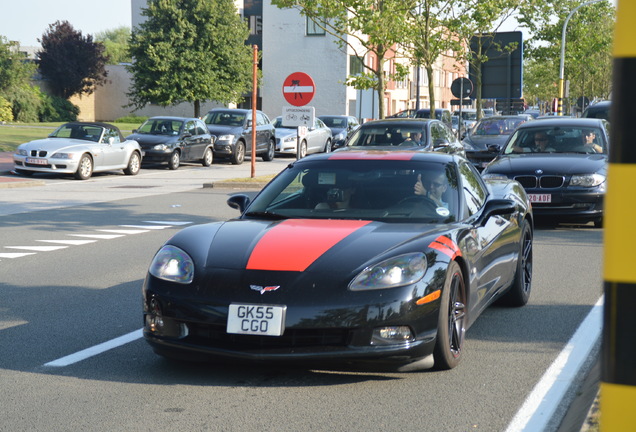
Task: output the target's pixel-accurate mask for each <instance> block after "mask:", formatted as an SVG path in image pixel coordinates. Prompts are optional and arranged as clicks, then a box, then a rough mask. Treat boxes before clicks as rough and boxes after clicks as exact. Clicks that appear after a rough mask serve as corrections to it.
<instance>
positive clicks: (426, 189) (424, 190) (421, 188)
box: [413, 173, 448, 208]
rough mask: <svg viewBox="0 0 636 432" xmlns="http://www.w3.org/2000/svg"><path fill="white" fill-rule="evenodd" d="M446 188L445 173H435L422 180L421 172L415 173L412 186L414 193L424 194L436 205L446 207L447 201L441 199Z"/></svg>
mask: <svg viewBox="0 0 636 432" xmlns="http://www.w3.org/2000/svg"><path fill="white" fill-rule="evenodd" d="M447 189H448V180H447V179H446V174H445V173H435V174H432V175H431V176H430V177H426V178H425V179H424V181H422V174H418V175H417V181H416V182H415V186H414V187H413V191H414V193H415V195H420V196H425V197H427V198H429V199H430V200H431V201H433V202H434V203H435V204H437V206H438V207H444V208H448V203H447V202H444V201H443V200H442V195H444V192H446V190H447Z"/></svg>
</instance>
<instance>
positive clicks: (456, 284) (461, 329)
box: [433, 261, 466, 370]
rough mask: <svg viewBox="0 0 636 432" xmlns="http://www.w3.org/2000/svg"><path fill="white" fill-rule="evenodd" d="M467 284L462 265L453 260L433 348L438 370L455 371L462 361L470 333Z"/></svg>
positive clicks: (447, 275) (441, 304)
mask: <svg viewBox="0 0 636 432" xmlns="http://www.w3.org/2000/svg"><path fill="white" fill-rule="evenodd" d="M465 322H466V285H465V284H464V275H463V274H462V271H461V269H460V268H459V264H457V262H455V261H451V263H450V264H449V266H448V271H447V272H446V281H445V282H444V290H443V292H442V299H441V302H440V310H439V318H438V323H437V341H436V342H435V348H434V349H433V358H434V359H435V365H434V368H435V369H438V370H447V369H452V368H454V367H455V366H457V365H458V364H459V362H460V360H461V358H462V351H463V348H464V335H465V333H466V328H465Z"/></svg>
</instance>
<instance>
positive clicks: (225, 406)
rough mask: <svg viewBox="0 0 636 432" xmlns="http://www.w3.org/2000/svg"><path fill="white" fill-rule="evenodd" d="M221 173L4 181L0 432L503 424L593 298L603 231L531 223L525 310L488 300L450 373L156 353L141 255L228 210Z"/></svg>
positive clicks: (229, 171) (487, 427)
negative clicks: (181, 359)
mask: <svg viewBox="0 0 636 432" xmlns="http://www.w3.org/2000/svg"><path fill="white" fill-rule="evenodd" d="M288 162H290V160H275V161H274V163H269V164H267V163H264V162H260V161H259V162H258V164H257V175H264V174H268V173H267V172H266V171H268V170H269V171H272V172H275V171H276V170H277V169H278V170H280V169H282V168H283V167H284V165H285V164H286V163H288ZM246 172H247V174H246ZM231 177H249V164H244V165H242V166H239V167H237V166H231V165H223V164H216V163H215V164H214V165H213V166H212V167H211V168H207V169H206V168H201V167H194V166H192V167H186V168H185V169H181V168H180V169H179V170H177V171H168V170H143V171H142V173H141V174H140V175H139V176H137V177H125V176H121V175H111V174H108V175H104V176H96V177H95V178H93V179H92V180H89V181H88V182H78V181H74V180H67V179H46V185H45V186H38V187H31V188H20V189H19V190H16V189H4V190H2V189H0V350H1V351H0V352H1V354H0V383H1V384H2V389H3V391H2V392H0V407H1V408H0V413H1V417H2V422H0V431H5V430H6V431H17V430H24V431H27V430H28V431H44V430H46V431H49V430H56V431H77V430H85V431H146V430H148V431H150V430H193V431H219V430H222V431H239V430H240V431H245V430H261V431H298V430H307V431H353V430H365V431H387V430H390V431H392V430H396V431H397V430H399V431H415V430H418V431H489V432H490V431H503V430H506V428H507V426H508V425H509V423H510V422H511V421H512V419H513V418H514V417H515V415H516V414H517V412H518V411H519V409H520V407H522V405H523V404H524V402H525V401H526V399H527V398H528V396H529V395H530V393H531V391H532V389H533V388H534V386H535V385H536V384H537V382H538V381H539V380H540V379H541V378H542V376H543V375H544V373H545V372H546V370H548V368H549V367H550V366H551V365H552V364H553V362H554V361H555V359H557V357H558V356H559V355H560V353H561V351H562V350H563V348H564V346H565V345H566V344H567V343H568V341H569V340H570V338H571V337H572V335H573V334H574V333H575V331H576V330H577V328H578V327H579V325H580V324H581V322H582V321H583V320H584V319H585V317H586V316H587V314H588V313H589V312H590V310H591V309H592V306H593V305H594V304H595V303H596V302H597V300H598V299H599V297H600V295H601V291H602V290H601V287H602V262H601V259H602V230H597V229H593V228H592V227H591V226H589V227H561V228H557V229H554V228H538V229H537V231H536V236H535V250H534V258H535V265H534V282H533V293H532V296H531V299H530V302H529V304H528V305H527V306H526V307H524V308H520V309H509V308H502V307H491V308H489V309H488V310H486V311H485V313H483V314H482V316H481V317H480V318H479V319H478V320H477V322H476V323H475V325H474V326H473V327H472V328H471V329H470V330H469V331H468V332H467V341H466V346H465V349H466V351H465V358H464V359H463V362H462V364H460V366H459V367H458V368H456V369H454V370H451V371H445V372H431V371H425V372H417V373H404V374H399V373H379V372H372V371H345V370H340V371H339V370H304V369H300V368H299V369H282V368H277V367H265V366H251V367H240V366H235V365H227V364H225V365H223V364H209V365H191V364H179V363H173V362H170V361H167V360H164V359H162V358H160V357H158V356H156V355H155V354H154V353H153V352H152V350H151V349H150V347H149V346H148V345H147V344H146V343H145V342H144V341H143V340H142V339H140V338H138V331H139V329H140V328H141V325H142V316H141V284H142V282H143V278H144V276H145V273H146V271H147V267H148V264H149V263H150V260H151V259H152V256H153V255H154V253H155V252H156V250H157V249H158V248H159V246H160V245H161V244H162V243H163V242H164V241H165V240H166V239H168V238H169V237H170V236H171V235H172V234H174V233H175V232H176V231H177V230H179V229H180V228H181V227H183V226H185V225H188V224H198V223H205V222H209V221H214V220H223V219H227V218H230V217H233V216H236V215H237V212H236V211H235V210H233V209H230V208H229V207H228V206H227V205H226V204H225V201H226V199H227V197H228V196H229V195H230V194H232V193H236V190H231V189H225V188H220V187H217V186H215V187H205V188H204V187H203V185H204V184H208V185H209V184H210V183H214V182H215V181H218V180H222V179H223V178H225V179H227V178H231ZM217 184H218V183H217ZM16 191H17V192H16ZM125 335H129V340H130V341H129V342H127V343H123V344H121V345H119V346H116V345H117V343H115V342H113V341H117V338H120V337H122V336H125ZM104 343H106V344H107V345H106V346H103V345H102V346H101V348H102V350H100V349H98V348H99V347H100V344H104ZM95 347H98V348H95ZM88 348H93V351H92V352H88V353H86V352H85V351H83V350H86V349H88ZM108 348H110V349H108ZM67 356H74V357H71V358H70V359H69V358H68V357H67ZM60 359H66V360H65V361H62V362H61V363H63V364H65V365H59V360H60ZM56 362H58V365H57V366H56V365H55V364H56ZM52 364H53V365H52ZM577 379H580V378H577Z"/></svg>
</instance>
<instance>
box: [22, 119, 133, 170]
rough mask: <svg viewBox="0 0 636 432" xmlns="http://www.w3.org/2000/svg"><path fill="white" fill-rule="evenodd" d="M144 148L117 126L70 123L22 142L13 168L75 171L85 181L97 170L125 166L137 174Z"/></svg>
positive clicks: (94, 123)
mask: <svg viewBox="0 0 636 432" xmlns="http://www.w3.org/2000/svg"><path fill="white" fill-rule="evenodd" d="M142 155H143V153H142V150H141V147H140V146H139V143H137V141H134V140H125V139H124V137H123V136H122V134H121V132H120V131H119V129H118V128H117V127H116V126H113V125H111V124H108V123H99V122H71V123H66V124H63V125H61V126H60V127H58V128H57V129H55V131H53V132H52V133H51V134H50V135H49V136H48V138H45V139H40V140H35V141H31V142H28V143H25V144H20V145H19V146H18V148H17V149H16V152H15V154H14V155H13V163H14V170H15V172H16V173H18V174H22V175H26V176H30V175H32V174H34V173H56V174H73V175H74V176H75V178H76V179H78V180H86V179H88V178H90V177H91V175H92V174H93V173H94V172H102V171H114V170H120V169H123V170H124V173H125V174H126V175H136V174H137V173H139V169H140V168H141V160H142Z"/></svg>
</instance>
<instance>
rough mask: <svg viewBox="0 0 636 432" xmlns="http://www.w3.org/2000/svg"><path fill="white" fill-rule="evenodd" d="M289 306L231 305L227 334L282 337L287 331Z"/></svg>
mask: <svg viewBox="0 0 636 432" xmlns="http://www.w3.org/2000/svg"><path fill="white" fill-rule="evenodd" d="M286 311H287V306H274V305H263V304H231V305H230V309H229V311H228V316H227V332H228V333H234V334H249V335H259V336H281V335H282V334H283V332H284V331H285V312H286Z"/></svg>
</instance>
